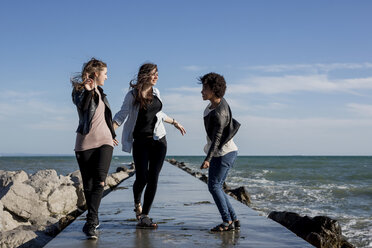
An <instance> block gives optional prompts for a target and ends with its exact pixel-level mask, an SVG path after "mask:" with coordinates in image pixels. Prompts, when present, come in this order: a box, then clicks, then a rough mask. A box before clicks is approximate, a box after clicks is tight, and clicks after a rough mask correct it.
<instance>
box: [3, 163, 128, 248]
mask: <svg viewBox="0 0 372 248" xmlns="http://www.w3.org/2000/svg"><path fill="white" fill-rule="evenodd" d="M128 171H130V169H129V170H128ZM132 171H133V170H132ZM131 175H133V173H130V175H128V173H126V172H124V171H120V172H117V173H113V174H111V175H109V177H108V180H109V181H111V184H110V186H111V187H115V186H117V184H118V183H120V182H122V181H123V180H124V179H126V178H128V177H129V176H131ZM0 186H1V187H0V248H2V247H7V248H8V247H19V246H20V247H22V248H23V247H43V246H44V245H45V244H46V243H47V242H49V241H50V239H52V238H53V237H54V236H55V235H57V234H58V233H59V232H60V231H61V230H62V229H63V228H64V227H66V225H68V224H69V223H71V222H72V221H73V220H74V219H75V218H76V217H78V216H79V215H80V214H81V213H82V211H81V210H80V209H79V208H81V209H83V208H85V198H84V191H83V183H82V180H81V174H80V171H75V172H73V173H70V174H69V175H67V176H58V175H57V173H56V171H55V170H41V171H38V172H36V173H35V174H33V175H31V176H28V175H27V174H26V173H25V172H23V171H17V172H12V171H0ZM107 188H108V190H107V191H106V193H108V192H109V191H110V189H109V187H108V186H107ZM62 217H63V218H62Z"/></svg>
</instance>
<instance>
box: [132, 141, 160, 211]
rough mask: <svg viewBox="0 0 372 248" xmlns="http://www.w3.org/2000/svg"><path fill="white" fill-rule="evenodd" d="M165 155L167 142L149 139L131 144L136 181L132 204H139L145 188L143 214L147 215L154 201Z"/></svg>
mask: <svg viewBox="0 0 372 248" xmlns="http://www.w3.org/2000/svg"><path fill="white" fill-rule="evenodd" d="M166 153H167V140H166V139H165V137H163V138H161V139H160V140H154V139H153V138H152V137H150V138H140V139H135V140H134V142H133V160H134V164H135V166H136V180H135V181H134V184H133V195H134V203H136V204H138V203H140V202H141V196H142V192H143V190H144V188H145V186H146V190H145V195H144V201H143V208H142V213H143V214H146V215H147V214H149V212H150V209H151V205H152V203H153V201H154V198H155V194H156V189H157V186H158V178H159V174H160V171H161V168H162V167H163V162H164V159H165V155H166Z"/></svg>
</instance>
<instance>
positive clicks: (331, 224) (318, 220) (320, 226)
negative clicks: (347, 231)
mask: <svg viewBox="0 0 372 248" xmlns="http://www.w3.org/2000/svg"><path fill="white" fill-rule="evenodd" d="M167 161H168V162H169V163H170V164H172V165H174V166H177V167H179V168H180V169H182V170H184V171H186V172H187V173H189V174H191V175H193V176H194V177H196V178H198V179H200V180H201V181H203V182H205V183H207V181H208V177H207V175H206V174H203V173H201V172H199V171H194V170H193V169H191V168H189V167H188V166H187V164H185V163H184V162H179V161H176V160H175V159H168V160H167ZM224 191H225V192H226V193H227V194H228V195H230V196H232V197H234V198H235V199H237V200H238V201H240V202H242V203H244V204H246V205H247V206H250V205H251V200H250V199H251V198H250V197H249V193H248V191H247V190H246V188H245V187H238V188H236V189H231V188H230V187H229V186H228V185H226V184H225V185H224ZM268 218H270V219H272V220H274V221H276V222H278V223H280V224H281V225H283V226H285V227H286V228H287V229H289V230H290V231H292V232H293V233H295V234H296V235H297V236H299V237H301V238H303V239H304V240H306V241H307V242H309V243H310V244H312V245H314V246H315V247H319V248H352V247H354V246H353V245H352V244H350V243H349V242H348V241H347V240H346V238H345V237H344V236H343V235H342V232H341V227H340V225H339V223H338V221H337V220H334V219H331V218H329V217H327V216H315V217H309V216H300V215H299V214H297V213H292V212H286V211H282V212H277V211H272V212H271V213H270V214H269V215H268Z"/></svg>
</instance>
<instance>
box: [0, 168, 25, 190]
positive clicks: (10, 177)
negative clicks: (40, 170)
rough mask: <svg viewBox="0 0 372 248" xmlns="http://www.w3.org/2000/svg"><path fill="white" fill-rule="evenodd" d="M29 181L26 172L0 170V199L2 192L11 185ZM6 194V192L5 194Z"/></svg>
mask: <svg viewBox="0 0 372 248" xmlns="http://www.w3.org/2000/svg"><path fill="white" fill-rule="evenodd" d="M27 179H28V175H27V173H26V172H24V171H3V170H0V197H1V191H3V189H4V188H6V187H7V186H8V185H9V184H14V183H23V182H24V181H26V180H27ZM5 193H6V192H4V194H5Z"/></svg>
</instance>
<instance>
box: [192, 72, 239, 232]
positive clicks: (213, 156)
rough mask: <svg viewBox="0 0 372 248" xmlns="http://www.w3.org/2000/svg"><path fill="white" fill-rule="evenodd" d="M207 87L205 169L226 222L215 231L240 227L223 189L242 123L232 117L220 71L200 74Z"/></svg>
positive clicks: (203, 89)
mask: <svg viewBox="0 0 372 248" xmlns="http://www.w3.org/2000/svg"><path fill="white" fill-rule="evenodd" d="M199 81H200V82H201V84H202V86H203V88H202V91H201V93H202V97H203V100H208V101H210V103H209V104H208V106H207V107H206V109H205V110H204V126H205V130H206V132H207V144H206V146H205V147H204V151H205V153H206V154H207V156H206V158H205V159H204V162H203V164H202V166H201V167H200V168H201V169H207V168H209V170H208V189H209V192H210V193H211V194H212V196H213V199H214V201H215V203H216V205H217V208H218V210H219V212H220V214H221V217H222V221H223V222H222V223H221V224H220V225H217V226H216V227H214V228H212V229H211V231H214V232H223V231H231V230H237V229H240V222H239V220H238V219H237V216H236V214H235V211H234V208H233V207H232V205H231V204H230V202H229V199H228V196H227V195H226V194H225V192H224V191H223V188H222V187H223V183H224V182H225V179H226V177H227V174H228V172H229V170H230V168H231V167H232V166H233V164H234V162H235V159H236V157H237V151H238V147H237V146H236V144H235V143H234V141H233V137H234V136H235V134H236V133H237V131H238V129H239V127H240V124H239V123H238V122H237V121H236V120H234V119H233V118H232V114H231V109H230V107H229V105H228V103H227V102H226V100H225V99H224V98H223V96H224V94H225V91H226V81H225V79H224V77H223V76H221V75H219V74H217V73H208V74H206V75H204V76H202V77H200V78H199Z"/></svg>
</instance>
